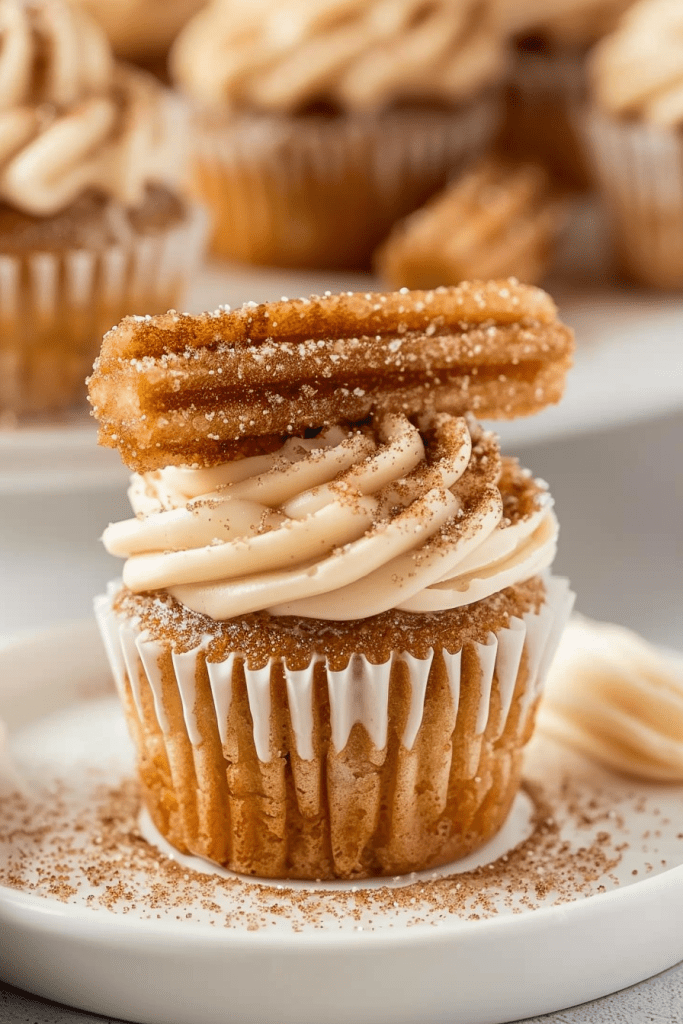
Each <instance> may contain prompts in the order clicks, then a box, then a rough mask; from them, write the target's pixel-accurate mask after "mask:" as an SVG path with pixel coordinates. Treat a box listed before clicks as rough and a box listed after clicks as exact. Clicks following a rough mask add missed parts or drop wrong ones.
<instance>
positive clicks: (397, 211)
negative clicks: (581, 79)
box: [194, 91, 501, 269]
mask: <svg viewBox="0 0 683 1024" xmlns="http://www.w3.org/2000/svg"><path fill="white" fill-rule="evenodd" d="M500 107H501V99H500V97H499V95H498V94H497V93H494V92H491V91H489V92H487V93H486V94H485V95H483V96H481V97H478V98H476V99H474V100H472V101H471V102H469V103H467V104H464V105H462V106H461V107H458V108H453V109H442V108H439V107H430V106H425V107H421V108H415V109H397V110H391V111H386V112H384V113H381V114H376V115H374V114H344V115H340V116H336V117H335V116H324V115H308V116H305V115H302V116H299V117H282V116H281V117H277V116H272V115H265V114H264V115H251V116H249V115H232V116H230V115H229V114H227V113H212V112H207V111H201V110H198V111H196V113H195V123H196V152H195V158H194V185H195V189H196V192H197V194H198V195H199V197H200V199H201V201H202V202H204V203H206V205H207V206H208V207H209V208H210V210H211V211H212V214H213V241H212V247H213V250H214V251H215V253H216V254H217V255H219V256H223V257H225V258H228V259H237V260H243V261H245V262H248V263H258V264H272V265H275V266H282V267H313V268H316V269H326V268H338V269H341V268H349V269H350V268H363V267H368V266H369V264H370V259H371V255H372V252H373V250H374V249H375V248H376V246H377V245H378V244H379V242H381V241H382V240H383V239H384V238H385V237H386V236H387V235H388V233H389V230H390V229H391V227H392V225H393V224H394V223H395V222H396V221H397V220H398V219H399V218H401V217H403V216H405V214H407V213H410V212H411V211H412V210H414V209H416V208H417V207H418V206H420V205H421V204H422V203H423V202H425V201H426V199H427V198H428V197H429V196H430V195H432V194H433V193H434V192H436V191H437V190H438V189H439V188H441V187H442V186H443V185H444V184H445V183H446V181H447V180H448V179H449V178H451V177H452V176H453V175H454V174H456V173H457V172H458V171H459V170H460V169H461V168H462V167H463V166H464V165H465V164H466V163H467V162H468V161H469V160H472V159H476V158H477V157H478V156H479V155H480V154H481V153H482V152H483V151H484V150H485V149H486V148H487V147H488V145H489V143H490V141H491V139H492V137H493V136H494V134H495V132H496V129H497V126H498V123H499V118H500Z"/></svg>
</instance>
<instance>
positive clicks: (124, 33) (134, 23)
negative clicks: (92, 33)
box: [75, 0, 206, 72]
mask: <svg viewBox="0 0 683 1024" xmlns="http://www.w3.org/2000/svg"><path fill="white" fill-rule="evenodd" d="M75 2H76V3H78V4H79V5H80V6H81V7H83V8H84V9H85V10H87V11H89V12H90V14H92V16H93V18H95V20H96V21H98V22H99V24H100V25H101V26H102V28H103V29H104V31H105V32H106V34H107V38H108V39H109V42H110V44H111V47H112V49H113V51H114V53H115V54H116V56H117V57H121V58H122V59H124V60H129V61H135V62H136V63H138V64H143V65H145V66H148V67H150V69H153V70H155V71H160V72H163V71H164V68H165V62H166V57H167V56H168V51H169V49H170V47H171V44H172V43H173V40H174V39H175V38H176V36H177V35H178V33H179V32H180V30H181V29H182V27H183V26H184V25H185V24H186V23H187V22H188V21H189V20H190V18H191V17H192V16H193V15H195V14H196V13H197V11H199V10H201V8H202V7H203V6H204V4H205V2H206V0H75Z"/></svg>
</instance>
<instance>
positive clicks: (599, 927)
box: [0, 623, 683, 1024]
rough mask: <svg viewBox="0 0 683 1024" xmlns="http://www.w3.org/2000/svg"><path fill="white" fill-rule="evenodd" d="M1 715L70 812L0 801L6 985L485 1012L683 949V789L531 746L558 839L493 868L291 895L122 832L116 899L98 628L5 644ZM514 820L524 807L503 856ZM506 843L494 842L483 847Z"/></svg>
mask: <svg viewBox="0 0 683 1024" xmlns="http://www.w3.org/2000/svg"><path fill="white" fill-rule="evenodd" d="M0 715H2V716H3V717H4V718H5V719H6V720H7V721H8V722H9V724H10V736H11V750H12V752H13V756H14V758H15V761H16V763H17V765H18V766H19V768H20V771H21V772H22V775H23V776H24V778H27V779H29V780H31V779H32V780H33V782H34V783H35V781H36V780H37V779H39V780H40V781H41V784H42V785H47V786H48V790H49V792H48V796H47V798H45V796H44V795H43V797H42V798H41V799H43V801H44V803H43V807H45V806H47V807H48V808H49V809H51V810H50V813H53V812H54V810H55V808H59V807H60V801H61V803H62V805H63V806H65V807H66V811H64V810H62V811H59V812H58V813H57V812H55V813H56V814H57V817H55V816H54V814H53V817H52V818H50V814H48V815H47V818H45V820H43V819H41V813H43V812H35V813H34V814H31V815H28V816H27V817H25V818H24V820H23V823H22V825H21V828H18V829H16V828H14V826H12V824H11V822H12V817H11V814H12V813H13V812H12V807H13V806H14V805H13V804H12V801H11V800H9V799H6V800H5V801H2V800H0V877H2V878H4V879H5V882H6V881H7V872H8V870H10V869H11V868H13V866H15V865H18V864H20V865H21V866H22V873H23V875H24V876H25V877H24V881H23V882H21V883H18V882H16V879H15V885H14V887H7V886H6V885H5V886H2V885H0V935H1V936H2V940H3V941H2V942H0V976H1V977H2V979H3V980H5V981H7V982H9V983H10V984H15V985H17V986H20V987H21V988H24V989H28V990H29V991H31V992H34V993H36V994H38V995H42V996H46V997H49V998H52V999H56V1000H59V1001H61V1002H64V1003H68V1004H71V1005H75V1006H78V1007H80V1008H83V1009H88V1010H91V1011H94V1012H99V1013H103V1014H110V1015H112V1016H114V1017H120V1018H125V1019H131V1020H135V1021H138V1022H143V1024H146V1022H154V1024H187V1022H188V1021H192V1024H214V1022H215V1024H218V1022H220V1024H230V1022H234V1024H250V1022H253V1024H257V1022H258V1024H263V1022H266V1021H278V1022H285V1024H320V1021H322V1020H324V1021H325V1022H326V1024H337V1022H338V1024H348V1022H349V1021H354V1022H357V1024H385V1022H386V1024H423V1022H425V1024H426V1022H430V1024H437V1022H440V1024H441V1022H443V1021H444V1020H448V1021H449V1022H450V1024H496V1022H503V1021H511V1020H517V1019H519V1018H521V1017H527V1016H529V1015H532V1014H538V1013H546V1012H550V1011H553V1010H557V1009H560V1008H562V1007H566V1006H569V1005H574V1004H577V1003H579V1002H583V1001H586V1000H589V999H593V998H596V997H598V996H600V995H603V994H605V993H607V992H611V991H615V990H617V989H619V988H622V987H625V986H627V985H630V984H633V983H635V982H637V981H640V980H642V979H643V978H645V977H648V976H650V975H652V974H654V973H656V972H658V971H661V970H664V969H665V968H667V967H669V966H671V965H672V964H674V963H675V962H677V961H678V960H680V959H681V957H683V934H682V933H681V928H680V920H681V914H682V913H683V835H681V832H680V807H681V796H682V795H683V793H682V791H681V789H680V788H656V787H651V786H640V785H637V784H636V783H633V782H629V781H627V780H621V779H617V778H616V777H614V776H612V775H609V774H608V773H605V772H602V771H600V770H599V769H597V768H595V767H593V766H592V765H590V764H588V763H587V762H585V761H583V760H581V759H579V758H577V757H575V756H574V755H572V754H568V753H566V752H564V751H562V750H561V749H560V748H558V747H554V746H552V745H549V744H547V743H546V742H535V743H534V744H533V749H532V751H531V753H530V756H529V758H528V762H527V768H526V774H527V777H528V778H529V779H530V780H531V781H532V782H533V781H534V780H535V781H536V784H538V783H539V780H542V785H543V787H544V790H545V796H544V799H547V800H548V801H549V802H548V805H547V806H548V809H547V810H545V811H543V819H542V821H543V822H544V824H543V825H542V826H541V832H539V835H542V836H546V831H544V829H546V826H547V836H549V838H543V839H542V840H540V841H539V842H540V845H539V846H533V845H531V846H529V847H528V849H527V848H526V847H522V848H520V850H518V851H517V852H516V853H513V852H510V853H509V854H505V855H504V857H507V860H499V861H497V862H496V863H495V864H494V866H493V868H490V869H488V865H486V867H483V868H479V869H478V873H477V872H473V873H472V872H470V873H469V874H460V875H455V876H454V877H453V878H451V879H450V880H448V881H443V880H442V881H438V880H432V879H430V878H429V877H428V878H427V880H424V879H418V880H417V881H416V880H414V879H413V880H410V879H408V880H406V879H402V880H399V882H397V883H396V885H397V886H399V888H393V889H392V888H389V889H387V888H386V887H383V888H381V889H378V888H364V887H363V886H362V885H361V884H360V883H356V884H355V886H352V885H350V884H348V883H342V884H338V885H337V886H336V887H334V888H335V891H333V892H331V893H330V892H328V891H326V892H324V893H321V892H320V890H319V888H316V887H315V886H314V887H312V888H309V889H307V888H305V887H304V888H303V889H302V888H301V887H299V888H298V890H297V891H296V892H291V891H288V889H287V888H286V887H283V886H282V885H274V884H268V883H266V884H263V885H259V884H256V883H254V882H253V881H247V880H240V879H236V878H235V876H233V878H232V879H228V880H225V879H219V878H215V877H214V876H211V875H209V876H207V875H204V876H199V875H195V874H193V873H192V872H191V871H188V870H187V869H186V868H184V867H183V868H182V869H181V870H178V869H177V868H174V867H173V862H170V861H168V860H166V859H165V858H164V857H163V856H162V855H160V854H159V853H157V852H156V851H155V850H153V849H150V848H149V847H147V846H145V845H144V844H143V845H142V846H140V840H139V838H138V837H137V834H136V831H135V829H132V830H129V831H128V832H125V835H126V837H127V838H126V842H127V843H132V844H133V845H132V846H129V847H125V848H123V849H121V848H117V847H115V848H114V849H113V850H111V849H110V850H109V851H108V852H107V853H106V856H105V860H106V862H107V864H108V869H107V870H108V871H109V872H110V873H111V871H112V870H113V871H114V872H115V875H116V877H117V878H118V880H119V881H118V882H117V885H116V886H115V887H114V889H110V890H107V888H106V886H107V877H102V878H100V877H93V876H92V875H87V876H86V873H85V866H86V864H87V863H89V860H88V858H90V857H91V852H92V850H93V849H95V848H97V850H100V849H103V848H106V837H105V838H103V834H101V833H100V832H99V831H97V829H95V826H94V824H93V822H99V823H100V824H101V822H102V821H103V820H105V819H104V818H102V817H101V816H100V817H98V815H99V814H100V811H99V810H98V800H103V799H104V798H103V797H102V795H101V793H102V790H101V789H99V788H98V787H100V786H102V785H103V783H105V782H106V784H107V785H108V786H111V785H114V784H116V783H117V782H118V781H119V780H120V779H121V778H122V777H124V776H126V775H127V774H128V773H129V772H130V764H131V750H130V746H129V744H128V742H127V739H126V736H125V729H124V726H123V722H122V719H121V716H120V714H119V712H118V710H117V705H116V703H115V702H114V701H113V699H112V697H111V695H110V691H109V681H108V672H107V669H106V666H105V664H104V658H103V655H102V652H101V649H100V645H99V641H98V638H97V636H96V634H95V629H94V626H92V625H91V624H90V623H85V624H79V625H76V626H72V627H69V628H62V629H60V630H56V631H53V632H52V633H50V634H43V635H42V636H39V637H36V638H34V639H32V640H31V641H27V642H24V643H21V644H17V645H14V646H13V647H10V648H7V649H5V650H4V651H2V652H0ZM46 716H47V717H46ZM59 779H62V780H66V781H65V782H62V783H59V782H58V781H56V780H59ZM60 785H61V787H62V788H61V789H60ZM64 787H66V791H67V793H68V794H69V796H68V799H66V798H65V797H64V795H63V791H64ZM60 793H61V794H62V795H61V796H60ZM98 794H99V795H98ZM65 800H66V802H65ZM69 801H70V802H69ZM59 814H61V815H62V819H65V820H66V822H67V824H66V825H64V820H62V824H61V826H58V825H57V824H55V822H56V821H57V819H58V818H59ZM71 814H73V822H72V821H71V819H70V817H69V815H71ZM546 814H551V815H552V816H553V818H554V820H555V821H556V822H557V829H556V832H553V831H552V829H550V825H549V823H550V821H551V819H550V818H548V820H547V821H546V817H545V816H546ZM8 822H9V823H10V827H9V828H8ZM45 822H47V826H46V828H45V829H44V830H41V829H40V826H41V824H44V823H45ZM75 823H78V824H79V825H80V829H79V830H78V831H76V830H75V829H74V830H73V835H72V836H71V838H70V839H69V841H68V842H66V841H65V840H64V835H63V833H64V829H65V828H66V829H67V831H68V829H70V828H71V826H72V824H75ZM59 828H61V829H62V833H60V832H59ZM98 828H99V825H98ZM527 828H528V822H527V815H526V811H525V806H524V801H522V802H521V804H520V803H518V805H517V808H516V811H515V815H514V819H513V821H512V822H511V824H510V825H509V826H508V830H507V833H506V836H505V837H503V847H504V846H505V845H508V844H512V843H514V842H517V841H519V840H520V839H523V837H524V835H525V832H526V830H527ZM35 829H37V831H32V830H35ZM60 835H61V838H60ZM73 836H77V837H78V839H77V845H78V844H81V845H80V847H79V850H80V852H79V850H77V851H76V853H75V854H74V852H73V849H71V850H70V846H72V845H73V841H74V840H73ZM131 836H133V838H132V839H131V838H130V837H131ZM98 843H99V844H100V845H99V846H97V844H98ZM563 843H566V844H568V847H567V849H566V850H564V853H562V852H561V851H562V844H563ZM102 844H104V846H103V845H102ZM544 844H545V845H544ZM140 850H143V851H144V854H145V857H147V860H144V864H145V871H146V872H147V873H144V872H142V869H141V868H140V867H139V863H138V861H139V858H140V856H141V854H140ZM31 851H33V853H32V852H31ZM131 851H132V852H131ZM135 851H137V852H135ZM533 851H536V852H533ZM543 851H545V852H543ZM553 851H554V852H553ZM500 852H501V849H500V837H499V849H498V850H497V851H493V850H492V851H489V853H488V854H487V855H483V856H482V857H480V858H479V860H480V862H481V861H482V860H483V861H484V862H485V861H486V860H487V859H490V858H491V857H494V856H497V855H498V854H500ZM515 858H516V860H515ZM523 858H526V860H524V861H523V862H524V865H525V867H524V869H523V873H522V875H520V874H519V863H520V862H521V861H522V860H523ZM150 862H152V863H153V864H154V875H153V878H152V879H151V880H150V876H149V871H150V868H149V863H150ZM513 862H515V863H516V864H517V868H516V870H517V872H518V874H517V878H518V883H515V884H516V885H517V886H518V887H517V888H515V887H514V885H513V883H512V879H513V874H510V873H509V872H510V871H511V867H510V865H511V864H512V863H513ZM527 862H528V867H527V866H526V865H527ZM98 863H99V862H98ZM112 865H114V866H112ZM461 867H462V866H461ZM43 869H45V870H44V871H43V873H42V875H41V871H42V870H43ZM487 869H488V870H490V871H491V874H490V875H489V874H488V870H487ZM174 871H175V872H176V874H173V872H174ZM79 872H80V874H79ZM506 872H508V874H507V875H506ZM548 872H550V873H548ZM169 877H170V878H171V882H170V883H169V881H168V878H169ZM506 877H507V878H508V883H507V885H506V884H505V878H506ZM520 878H521V879H523V882H521V881H519V879H520ZM579 878H580V879H581V882H580V884H577V885H576V892H575V895H574V896H573V897H572V896H571V891H572V889H573V886H574V882H573V881H572V879H579ZM473 879H474V881H473ZM477 879H478V881H477ZM490 879H494V881H493V882H492V881H490ZM70 880H71V881H72V882H73V883H74V884H73V891H72V890H71V889H69V890H66V892H65V890H64V883H65V882H69V881H70ZM568 880H569V881H568ZM406 881H412V885H411V887H410V888H405V885H406ZM32 882H33V884H34V888H33V891H27V889H28V888H29V887H30V885H31V883H32ZM154 884H156V888H154ZM169 884H170V886H171V888H170V890H169ZM460 885H462V886H464V887H465V889H464V892H465V894H466V896H465V897H464V902H462V903H460V904H458V903H457V899H456V897H457V893H458V888H457V887H458V886H460ZM160 886H161V888H160ZM164 886H165V887H166V888H165V889H164ZM519 886H521V888H519ZM207 887H208V888H207ZM508 888H509V889H510V892H507V891H506V889H508ZM169 891H170V892H172V893H173V894H175V896H174V898H175V901H176V905H175V906H169V904H168V892H169ZM162 892H166V894H167V895H166V898H163V897H162V895H160V893H162ZM112 893H113V897H112ZM411 893H414V894H415V895H414V897H412V896H410V894H411ZM446 893H448V894H449V895H448V898H446V896H445V895H444V894H446ZM477 893H478V895H476V898H475V894H477ZM568 893H569V895H568ZM321 900H323V902H322V903H321ZM453 900H456V903H455V904H454V903H453ZM472 900H474V902H472ZM558 900H559V902H558ZM103 902H104V903H105V904H107V903H108V905H109V907H110V909H105V907H104V906H102V905H101V904H102V903H103ZM395 903H396V904H398V906H396V907H395ZM472 906H474V907H477V908H478V910H477V919H470V913H471V910H468V907H472ZM302 908H303V910H302ZM212 921H213V924H212V923H211V922H212Z"/></svg>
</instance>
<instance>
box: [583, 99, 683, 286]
mask: <svg viewBox="0 0 683 1024" xmlns="http://www.w3.org/2000/svg"><path fill="white" fill-rule="evenodd" d="M577 123H578V124H579V126H580V129H581V131H582V134H583V136H584V139H585V142H586V147H587V149H588V152H589V155H590V158H591V163H592V166H593V170H594V174H595V178H596V181H597V182H598V186H599V188H600V191H601V193H602V196H603V199H604V201H605V205H606V207H607V210H608V214H609V217H610V221H611V226H612V229H613V233H614V240H615V243H616V246H617V249H618V255H619V259H620V262H621V265H622V267H623V270H624V271H625V272H626V273H627V274H628V275H629V276H630V277H632V278H633V279H634V280H636V281H639V282H641V283H643V284H647V285H651V286H654V287H656V288H677V289H678V288H683V136H681V133H680V132H676V131H666V130H665V129H660V128H657V127H655V126H653V125H647V124H638V123H636V122H628V121H621V120H618V119H616V118H612V117H610V116H609V115H607V114H603V113H602V112H601V111H599V110H597V109H596V108H588V109H586V110H584V111H583V112H582V113H581V115H580V116H579V117H578V118H577Z"/></svg>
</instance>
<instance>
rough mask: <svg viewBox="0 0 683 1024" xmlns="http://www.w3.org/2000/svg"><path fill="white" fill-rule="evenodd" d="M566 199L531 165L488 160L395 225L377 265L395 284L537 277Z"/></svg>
mask: <svg viewBox="0 0 683 1024" xmlns="http://www.w3.org/2000/svg"><path fill="white" fill-rule="evenodd" d="M564 222H565V206H564V204H563V203H562V202H561V201H560V200H558V198H557V197H556V196H555V195H554V194H553V191H552V187H551V183H550V178H549V176H548V174H547V173H546V171H544V170H543V168H542V167H539V166H537V165H534V164H521V165H519V166H516V167H513V166H506V165H505V164H500V163H496V162H494V161H490V160H487V161H485V162H484V163H482V164H480V165H479V166H477V167H475V168H473V169H472V170H470V171H468V172H467V173H466V174H465V175H463V177H462V178H459V179H458V180H457V181H456V182H454V183H453V184H452V185H450V186H449V187H448V188H446V189H444V190H443V191H442V192H440V193H439V194H438V195H437V196H435V197H434V198H433V199H431V200H430V201H429V202H428V203H427V204H426V205H425V206H423V207H421V208H420V209H419V210H416V211H415V213H413V214H411V215H410V216H408V217H407V218H406V219H405V220H403V221H401V222H399V223H398V224H396V225H395V227H394V229H393V231H392V232H391V234H390V235H389V238H388V239H387V241H386V242H385V243H384V245H383V246H381V248H380V249H379V250H378V252H377V254H376V265H377V268H378V270H379V272H380V274H381V275H382V277H383V278H384V279H385V280H386V281H387V283H388V284H390V285H392V286H393V287H395V288H400V287H403V286H407V287H408V288H434V287H436V286H437V285H448V284H457V283H458V281H462V280H471V279H472V278H478V279H482V280H486V279H487V278H500V277H507V276H509V275H511V274H514V275H515V276H516V277H518V278H520V279H521V280H523V281H528V282H529V283H536V282H537V281H540V280H542V278H543V277H544V276H545V274H546V273H547V271H548V269H549V266H550V264H551V262H552V258H553V254H554V249H555V244H556V241H557V238H558V235H559V233H560V231H561V229H562V226H563V225H564Z"/></svg>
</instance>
